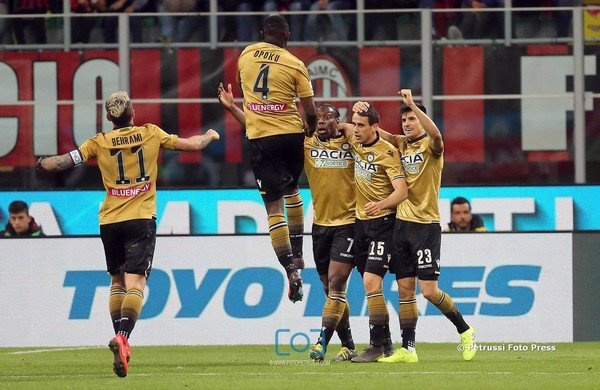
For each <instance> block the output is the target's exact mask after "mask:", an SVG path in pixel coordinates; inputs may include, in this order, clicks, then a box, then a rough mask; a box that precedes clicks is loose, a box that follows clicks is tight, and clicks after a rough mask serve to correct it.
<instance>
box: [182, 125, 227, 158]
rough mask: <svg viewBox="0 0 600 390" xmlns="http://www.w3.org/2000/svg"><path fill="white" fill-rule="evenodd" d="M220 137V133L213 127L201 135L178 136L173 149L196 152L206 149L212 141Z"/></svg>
mask: <svg viewBox="0 0 600 390" xmlns="http://www.w3.org/2000/svg"><path fill="white" fill-rule="evenodd" d="M219 138H220V136H219V133H217V132H216V131H214V130H213V129H209V130H208V131H207V132H206V133H204V134H201V135H194V136H192V137H190V138H178V139H177V141H175V145H174V148H173V150H178V151H182V152H195V151H198V150H202V149H204V148H205V147H206V146H208V144H210V143H211V142H212V141H215V140H218V139H219Z"/></svg>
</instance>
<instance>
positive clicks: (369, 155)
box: [366, 153, 375, 163]
mask: <svg viewBox="0 0 600 390" xmlns="http://www.w3.org/2000/svg"><path fill="white" fill-rule="evenodd" d="M366 157H367V161H368V162H370V163H372V162H373V161H375V154H374V153H367V155H366Z"/></svg>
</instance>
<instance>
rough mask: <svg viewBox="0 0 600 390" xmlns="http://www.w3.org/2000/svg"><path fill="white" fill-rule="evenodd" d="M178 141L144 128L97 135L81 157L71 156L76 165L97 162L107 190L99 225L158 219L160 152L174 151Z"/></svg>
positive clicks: (81, 151) (82, 149)
mask: <svg viewBox="0 0 600 390" xmlns="http://www.w3.org/2000/svg"><path fill="white" fill-rule="evenodd" d="M177 139H178V137H177V136H176V135H171V134H167V133H166V132H165V131H164V130H162V129H161V128H160V127H158V126H156V125H153V124H145V125H143V126H133V127H124V128H122V129H117V130H113V131H109V132H107V133H98V134H96V136H94V137H92V138H90V139H88V140H87V141H85V142H84V143H83V144H82V145H81V146H80V147H79V149H78V150H79V156H77V155H76V154H75V155H74V154H73V153H71V156H72V158H73V161H74V162H75V164H79V163H82V162H85V161H87V160H88V159H90V158H93V157H96V158H97V159H98V167H99V168H100V172H101V173H102V180H103V182H104V188H105V189H106V198H105V199H104V202H103V203H102V207H101V208H100V212H99V218H100V225H105V224H109V223H115V222H123V221H129V220H132V219H150V218H152V217H156V178H157V174H158V168H157V160H158V152H159V149H160V148H164V149H170V150H173V148H174V146H175V141H177ZM78 157H79V161H77V160H78Z"/></svg>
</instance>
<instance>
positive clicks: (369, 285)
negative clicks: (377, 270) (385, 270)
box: [363, 272, 383, 293]
mask: <svg viewBox="0 0 600 390" xmlns="http://www.w3.org/2000/svg"><path fill="white" fill-rule="evenodd" d="M363 281H364V286H365V292H368V293H369V292H373V291H381V289H382V281H383V279H382V278H381V277H379V276H377V275H374V274H371V273H368V272H365V274H364V279H363Z"/></svg>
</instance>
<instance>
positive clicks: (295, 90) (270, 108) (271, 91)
mask: <svg viewBox="0 0 600 390" xmlns="http://www.w3.org/2000/svg"><path fill="white" fill-rule="evenodd" d="M237 78H238V80H237V81H238V83H239V84H240V85H241V87H242V92H243V94H244V113H245V114H246V135H247V136H248V138H249V139H255V138H263V137H268V136H271V135H277V134H294V133H301V132H302V119H301V118H300V114H299V113H298V109H297V107H296V102H295V99H296V97H299V98H305V97H310V96H313V95H314V93H313V89H312V85H311V83H310V77H309V74H308V70H307V69H306V66H305V65H304V63H303V62H302V61H300V60H299V59H298V58H296V57H295V56H294V55H292V54H291V53H290V52H289V51H287V50H286V49H284V48H282V47H279V46H277V45H273V44H270V43H266V42H259V43H255V44H253V45H250V46H248V47H246V48H245V49H244V51H242V54H240V57H239V59H238V74H237Z"/></svg>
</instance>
